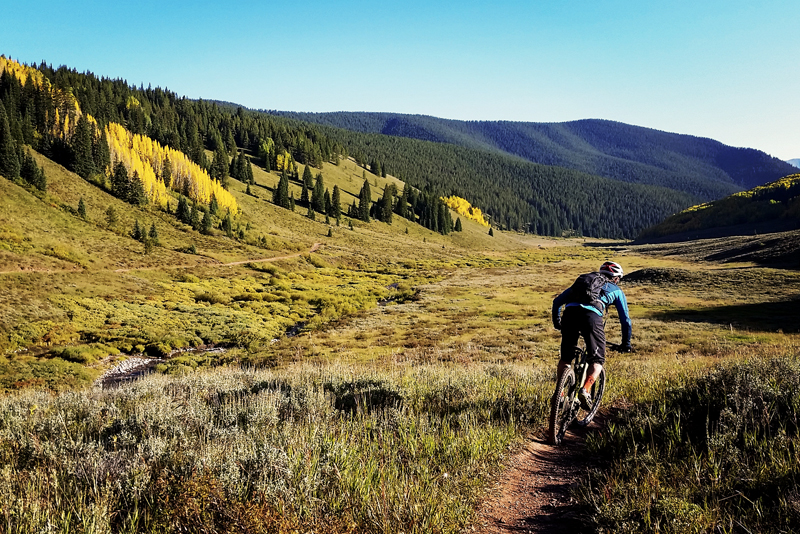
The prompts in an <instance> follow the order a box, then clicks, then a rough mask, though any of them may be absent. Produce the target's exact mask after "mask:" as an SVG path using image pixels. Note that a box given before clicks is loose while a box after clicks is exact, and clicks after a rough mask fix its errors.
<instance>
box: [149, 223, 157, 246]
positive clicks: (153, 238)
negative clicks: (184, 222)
mask: <svg viewBox="0 0 800 534" xmlns="http://www.w3.org/2000/svg"><path fill="white" fill-rule="evenodd" d="M147 236H148V237H149V238H150V241H151V242H152V243H153V244H154V245H158V244H159V243H158V230H157V229H156V223H155V222H154V223H152V224H151V225H150V232H148V234H147Z"/></svg>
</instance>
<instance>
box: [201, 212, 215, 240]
mask: <svg viewBox="0 0 800 534" xmlns="http://www.w3.org/2000/svg"><path fill="white" fill-rule="evenodd" d="M212 227H213V223H212V215H211V212H209V211H204V212H203V220H202V221H200V233H202V234H204V235H211V234H212Z"/></svg>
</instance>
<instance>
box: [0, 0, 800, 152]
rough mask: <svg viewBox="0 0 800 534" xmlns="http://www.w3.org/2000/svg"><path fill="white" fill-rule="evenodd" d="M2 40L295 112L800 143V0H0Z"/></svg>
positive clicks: (179, 88)
mask: <svg viewBox="0 0 800 534" xmlns="http://www.w3.org/2000/svg"><path fill="white" fill-rule="evenodd" d="M0 13H2V14H3V16H2V19H0V54H4V55H6V56H7V57H12V58H14V59H17V60H19V61H22V62H24V63H28V64H31V63H39V62H40V61H42V60H44V61H46V62H47V63H50V64H52V65H54V66H58V65H62V64H64V65H67V66H69V67H71V68H75V69H77V70H79V71H84V70H90V71H92V72H94V73H95V74H97V75H99V76H105V77H109V78H124V79H125V80H127V81H128V82H129V83H132V84H136V85H138V84H140V83H141V84H144V85H145V86H147V85H148V84H151V85H152V86H153V87H155V86H160V87H166V88H169V89H171V90H172V91H175V92H176V93H178V94H179V95H181V96H187V97H190V98H206V99H216V100H226V101H230V102H236V103H239V104H242V105H244V106H247V107H251V108H257V109H280V110H290V111H388V112H399V113H415V114H424V115H433V116H436V117H443V118H449V119H463V120H511V121H532V122H561V121H568V120H575V119H585V118H600V119H609V120H615V121H620V122H625V123H629V124H635V125H639V126H646V127H650V128H656V129H659V130H665V131H670V132H677V133H685V134H692V135H698V136H703V137H711V138H713V139H717V140H718V141H721V142H723V143H725V144H729V145H733V146H742V147H752V148H758V149H760V150H764V151H765V152H767V153H769V154H772V155H773V156H776V157H779V158H781V159H790V158H800V68H798V66H797V61H798V58H800V28H798V25H799V24H800V2H798V1H797V0H785V1H770V0H766V1H761V2H753V1H739V0H725V1H719V0H691V1H669V0H666V1H659V2H648V1H647V0H645V1H642V0H638V1H628V0H591V1H549V0H548V1H537V0H530V1H527V2H524V1H511V0H494V1H492V2H488V1H486V2H470V1H464V0H461V1H451V0H446V1H439V2H435V1H433V2H432V1H418V0H407V1H403V2H398V1H395V0H387V1H381V0H370V1H366V0H347V1H341V2H335V1H326V2H324V1H319V0H296V1H293V2H271V1H261V2H259V1H255V0H251V1H236V0H234V1H231V2H209V1H206V0H197V1H194V2H185V1H175V2H170V1H169V0H167V1H163V0H162V1H158V2H156V1H152V0H144V1H140V2H136V3H127V2H113V1H111V2H109V1H108V0H103V1H89V0H74V1H72V2H63V1H58V2H56V1H53V0H47V1H40V0H26V1H21V0H0Z"/></svg>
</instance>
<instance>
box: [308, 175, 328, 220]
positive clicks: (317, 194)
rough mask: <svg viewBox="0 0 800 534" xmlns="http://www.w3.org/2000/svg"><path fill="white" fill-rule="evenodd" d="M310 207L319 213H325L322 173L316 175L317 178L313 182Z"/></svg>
mask: <svg viewBox="0 0 800 534" xmlns="http://www.w3.org/2000/svg"><path fill="white" fill-rule="evenodd" d="M311 207H313V208H314V210H315V211H317V212H319V213H325V183H324V182H323V179H322V173H320V174H318V175H317V180H316V182H315V183H314V190H313V191H312V193H311Z"/></svg>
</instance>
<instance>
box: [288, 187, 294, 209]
mask: <svg viewBox="0 0 800 534" xmlns="http://www.w3.org/2000/svg"><path fill="white" fill-rule="evenodd" d="M289 209H290V210H292V211H294V191H292V194H291V195H289Z"/></svg>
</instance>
